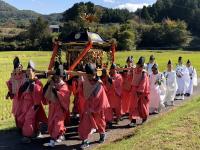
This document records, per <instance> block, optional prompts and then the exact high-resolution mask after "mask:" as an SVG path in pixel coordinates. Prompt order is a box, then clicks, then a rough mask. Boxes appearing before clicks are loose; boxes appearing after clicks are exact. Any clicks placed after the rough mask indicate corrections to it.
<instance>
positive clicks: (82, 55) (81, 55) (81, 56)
mask: <svg viewBox="0 0 200 150" xmlns="http://www.w3.org/2000/svg"><path fill="white" fill-rule="evenodd" d="M91 48H92V41H89V42H88V43H87V45H86V47H85V49H84V50H83V51H82V53H81V54H80V55H79V57H78V58H77V59H76V60H75V61H74V63H73V64H72V65H71V66H70V68H69V71H72V70H74V69H75V68H76V66H77V65H78V64H79V63H80V61H81V60H82V59H83V57H84V56H85V55H86V54H87V52H88V51H89V50H90V49H91Z"/></svg>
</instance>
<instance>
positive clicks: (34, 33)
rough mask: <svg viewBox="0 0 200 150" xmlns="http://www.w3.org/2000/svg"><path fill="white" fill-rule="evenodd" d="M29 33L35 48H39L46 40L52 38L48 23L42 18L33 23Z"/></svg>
mask: <svg viewBox="0 0 200 150" xmlns="http://www.w3.org/2000/svg"><path fill="white" fill-rule="evenodd" d="M27 32H28V38H29V39H30V40H31V43H32V45H33V46H34V47H37V46H39V45H40V44H41V42H42V41H44V39H49V37H50V31H49V26H48V22H47V21H45V20H44V19H43V18H41V17H39V18H38V19H37V20H36V21H32V23H31V25H30V27H29V29H28V31H27Z"/></svg>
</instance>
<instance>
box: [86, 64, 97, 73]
mask: <svg viewBox="0 0 200 150" xmlns="http://www.w3.org/2000/svg"><path fill="white" fill-rule="evenodd" d="M85 71H86V74H92V75H94V74H95V73H96V67H95V65H93V64H86V65H85Z"/></svg>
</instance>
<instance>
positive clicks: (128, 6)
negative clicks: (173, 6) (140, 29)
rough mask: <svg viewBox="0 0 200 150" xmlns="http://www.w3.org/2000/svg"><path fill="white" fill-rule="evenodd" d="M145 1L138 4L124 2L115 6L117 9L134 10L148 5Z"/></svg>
mask: <svg viewBox="0 0 200 150" xmlns="http://www.w3.org/2000/svg"><path fill="white" fill-rule="evenodd" d="M148 5H149V4H147V3H140V4H134V3H125V4H121V5H119V6H117V8H119V9H128V10H129V11H130V12H135V11H136V10H137V9H138V8H142V7H143V6H148Z"/></svg>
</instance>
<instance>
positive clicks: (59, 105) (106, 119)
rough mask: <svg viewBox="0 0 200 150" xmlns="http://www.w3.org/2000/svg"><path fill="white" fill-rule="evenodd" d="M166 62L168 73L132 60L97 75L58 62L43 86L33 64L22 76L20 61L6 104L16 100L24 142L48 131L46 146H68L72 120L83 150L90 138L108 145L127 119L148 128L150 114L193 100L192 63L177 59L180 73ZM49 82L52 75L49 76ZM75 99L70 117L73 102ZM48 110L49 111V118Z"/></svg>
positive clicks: (194, 76) (132, 124)
mask: <svg viewBox="0 0 200 150" xmlns="http://www.w3.org/2000/svg"><path fill="white" fill-rule="evenodd" d="M173 64H174V63H173V62H172V61H171V60H169V61H168V62H166V71H164V72H160V71H159V65H158V64H157V63H156V61H155V57H154V56H153V55H151V56H150V59H149V62H148V63H147V64H145V57H140V58H139V59H138V61H137V62H136V64H134V60H133V57H132V56H129V57H128V58H127V60H126V66H125V67H124V68H119V67H117V65H116V64H114V63H113V64H111V66H110V68H109V69H108V68H102V73H101V76H98V75H97V68H96V65H95V64H92V63H88V64H85V66H84V68H83V70H81V71H66V70H64V68H63V65H62V64H59V63H58V62H55V65H54V69H53V70H52V72H53V73H52V74H49V75H48V81H47V83H46V84H45V86H43V84H42V82H41V81H40V80H39V77H38V76H37V73H36V66H35V64H34V63H33V62H32V61H29V63H28V66H27V69H26V70H23V66H22V64H21V63H20V60H19V58H18V57H16V58H15V59H14V61H13V66H14V68H13V72H12V73H11V77H10V79H9V80H8V81H7V82H6V83H7V86H8V94H7V99H8V98H10V99H12V102H13V105H12V113H13V116H14V118H15V122H16V127H17V128H18V129H19V130H20V131H21V134H22V142H23V143H30V142H31V140H32V139H33V138H36V137H38V136H40V134H41V133H40V125H41V124H45V125H47V126H48V133H49V135H50V137H51V139H50V141H49V142H48V143H44V145H46V146H50V147H54V146H55V145H56V143H60V142H62V141H64V140H65V136H64V135H65V133H66V132H68V130H67V128H66V126H69V125H70V118H71V117H78V123H77V125H78V131H77V132H78V133H79V137H80V140H82V144H81V148H83V149H84V148H87V147H89V139H90V136H91V135H92V134H93V133H94V132H97V133H99V140H98V142H99V143H103V142H104V141H105V140H106V129H108V128H110V129H112V127H113V124H118V123H119V122H120V121H122V119H123V118H124V116H126V117H125V118H128V119H129V120H130V122H129V124H128V125H127V126H128V127H130V128H131V127H136V126H137V125H138V122H142V124H143V123H145V122H146V121H147V119H148V116H149V115H150V114H158V113H160V111H161V110H162V109H163V108H165V107H167V106H173V105H174V101H175V100H183V99H184V98H185V97H188V96H191V95H192V94H193V87H194V86H197V72H196V69H195V68H194V67H193V66H192V63H191V61H190V60H188V61H187V63H186V65H184V64H183V58H182V57H179V58H178V65H177V66H176V68H174V66H173ZM45 76H47V74H46V75H45ZM71 96H73V97H74V103H73V104H74V105H73V111H72V112H70V104H71V103H70V97H71ZM44 105H48V115H46V113H45V109H44Z"/></svg>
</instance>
